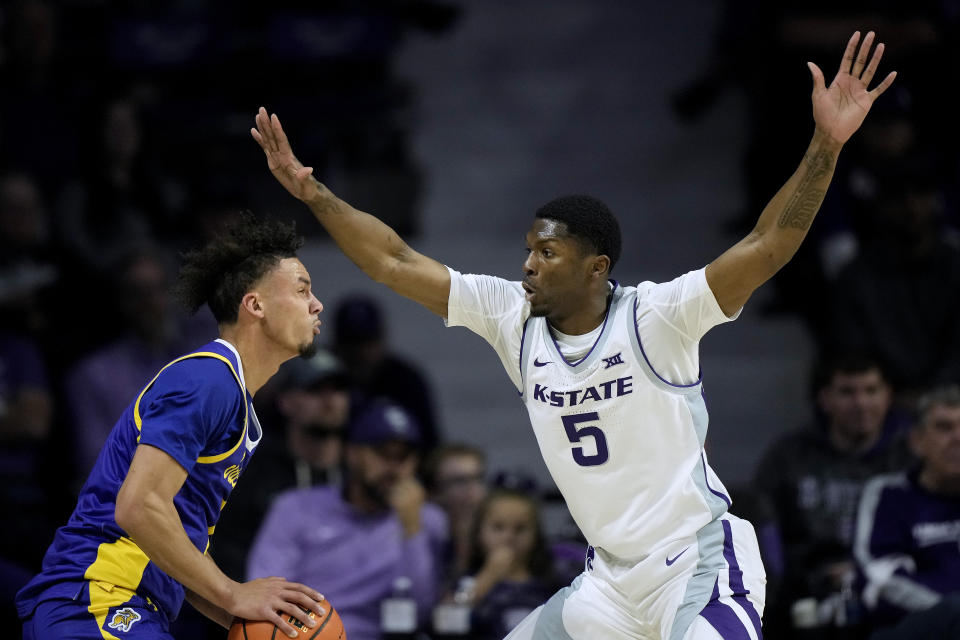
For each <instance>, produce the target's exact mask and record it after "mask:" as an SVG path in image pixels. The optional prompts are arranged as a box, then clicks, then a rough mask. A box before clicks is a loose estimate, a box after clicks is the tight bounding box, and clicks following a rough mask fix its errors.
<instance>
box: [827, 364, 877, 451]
mask: <svg viewBox="0 0 960 640" xmlns="http://www.w3.org/2000/svg"><path fill="white" fill-rule="evenodd" d="M890 401H891V395H890V387H889V386H888V385H887V383H886V382H884V380H883V376H881V375H880V372H879V371H877V370H876V369H873V370H870V371H865V372H862V373H842V372H838V373H835V374H834V376H833V379H832V380H831V382H830V385H829V386H827V387H826V388H825V389H822V390H821V391H820V406H821V407H822V408H823V410H824V412H826V414H827V418H828V420H829V422H830V428H831V429H838V430H839V431H841V432H842V434H843V436H844V437H845V438H848V439H851V440H855V441H856V440H870V439H871V438H873V437H875V436H877V435H879V433H880V431H881V429H883V420H884V418H885V417H886V415H887V409H889V408H890Z"/></svg>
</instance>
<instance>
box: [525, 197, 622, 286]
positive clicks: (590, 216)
mask: <svg viewBox="0 0 960 640" xmlns="http://www.w3.org/2000/svg"><path fill="white" fill-rule="evenodd" d="M536 217H537V218H545V219H548V220H556V221H557V222H562V223H564V224H565V225H566V226H567V232H568V233H569V234H570V235H572V236H574V237H575V238H577V239H578V240H580V242H581V243H582V244H583V245H584V246H585V247H588V248H589V250H591V251H594V252H596V254H597V255H598V256H601V255H605V256H607V257H608V258H610V271H613V265H615V264H616V263H617V260H619V259H620V244H621V241H620V223H618V222H617V218H616V216H614V215H613V212H611V211H610V208H609V207H607V205H605V204H604V203H603V202H601V201H600V200H597V199H596V198H594V197H592V196H585V195H569V196H562V197H559V198H554V199H553V200H551V201H550V202H548V203H547V204H545V205H543V206H542V207H540V208H539V209H537V213H536Z"/></svg>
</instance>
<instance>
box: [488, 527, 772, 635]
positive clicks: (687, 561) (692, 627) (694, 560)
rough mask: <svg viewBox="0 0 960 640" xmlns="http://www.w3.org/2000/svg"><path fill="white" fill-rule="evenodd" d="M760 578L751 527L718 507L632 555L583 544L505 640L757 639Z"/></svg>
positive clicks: (763, 589)
mask: <svg viewBox="0 0 960 640" xmlns="http://www.w3.org/2000/svg"><path fill="white" fill-rule="evenodd" d="M766 582H767V578H766V574H765V572H764V570H763V564H762V562H761V560H760V550H759V547H758V545H757V536H756V533H754V530H753V526H752V525H751V524H750V523H749V522H747V521H746V520H741V519H740V518H737V517H736V516H733V515H730V514H725V515H723V516H722V517H721V518H720V519H718V520H715V521H713V522H711V523H710V524H708V525H707V526H705V527H704V528H702V529H701V530H700V531H699V532H697V534H696V536H692V537H690V538H688V539H682V540H675V541H672V542H671V543H670V544H668V545H666V546H665V547H663V548H662V549H660V550H658V551H656V552H653V553H651V554H650V555H648V556H646V557H645V558H643V559H641V560H639V561H624V560H622V559H620V558H616V557H614V556H611V555H610V554H607V553H605V552H604V551H603V550H602V549H596V550H594V549H593V548H592V547H591V548H590V549H589V550H588V553H587V567H586V570H585V571H584V572H583V573H582V574H580V575H579V576H578V577H577V578H576V579H575V580H574V581H573V583H572V584H571V585H570V586H569V587H565V588H563V589H561V590H560V591H558V592H557V593H556V594H554V595H553V597H551V598H550V599H549V600H548V601H547V602H546V604H544V605H542V606H540V607H538V608H537V609H536V610H535V611H533V612H532V613H531V614H530V615H529V616H527V617H526V618H524V620H523V621H522V622H520V624H519V625H517V627H516V628H515V629H514V630H513V631H512V632H511V633H510V634H509V635H508V636H507V640H626V639H628V638H629V639H643V640H762V637H763V636H762V633H761V630H760V617H761V616H762V615H763V606H764V601H765V596H766Z"/></svg>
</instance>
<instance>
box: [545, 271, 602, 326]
mask: <svg viewBox="0 0 960 640" xmlns="http://www.w3.org/2000/svg"><path fill="white" fill-rule="evenodd" d="M604 285H606V283H604ZM610 295H611V294H610V290H609V289H607V288H604V290H603V291H597V292H595V293H593V294H591V295H590V296H589V297H587V298H586V299H585V301H578V304H576V305H575V306H574V310H573V311H571V312H570V313H567V314H565V313H563V312H559V313H555V314H551V315H550V316H547V320H548V321H549V322H550V326H551V327H552V328H553V329H554V330H556V331H559V332H560V333H565V334H566V335H568V336H582V335H583V334H585V333H590V332H591V331H593V330H594V329H596V328H597V327H599V326H600V325H601V324H603V321H604V319H606V317H607V308H608V306H609V304H610Z"/></svg>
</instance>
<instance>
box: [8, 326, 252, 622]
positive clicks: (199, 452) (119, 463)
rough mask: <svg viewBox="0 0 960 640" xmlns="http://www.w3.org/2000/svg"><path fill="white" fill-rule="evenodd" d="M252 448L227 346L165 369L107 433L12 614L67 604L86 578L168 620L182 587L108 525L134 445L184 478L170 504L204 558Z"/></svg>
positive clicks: (210, 347) (234, 360)
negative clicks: (159, 455) (49, 603)
mask: <svg viewBox="0 0 960 640" xmlns="http://www.w3.org/2000/svg"><path fill="white" fill-rule="evenodd" d="M259 440H260V426H259V424H258V423H257V420H256V416H255V414H254V413H253V406H252V404H251V397H250V394H249V393H248V392H247V391H246V388H245V385H244V382H243V370H242V368H241V365H240V358H239V355H238V354H237V353H236V351H235V350H234V349H233V348H232V347H231V346H230V345H229V344H228V343H227V342H225V341H222V340H216V341H214V342H211V343H209V344H207V345H205V346H203V347H201V348H200V349H199V350H197V351H195V352H193V353H189V354H187V355H185V356H182V357H180V358H177V359H176V360H174V361H173V362H171V363H169V364H168V365H166V366H165V367H164V368H163V369H161V370H160V372H159V373H157V375H156V376H155V377H154V378H153V380H151V381H150V382H149V383H148V384H147V385H146V387H145V388H144V389H143V391H141V392H140V394H139V395H138V396H137V398H136V399H134V401H133V402H132V403H131V404H130V406H129V407H127V409H126V411H124V413H123V415H122V416H121V417H120V420H119V421H118V422H117V424H116V425H115V426H114V428H113V430H112V431H111V432H110V436H109V437H108V438H107V441H106V443H105V444H104V446H103V449H102V451H101V452H100V456H99V457H98V458H97V462H96V464H95V465H94V467H93V470H92V471H91V472H90V476H89V477H88V478H87V481H86V483H85V484H84V486H83V488H82V489H81V491H80V496H79V499H78V501H77V507H76V509H75V510H74V512H73V514H72V515H71V516H70V520H69V522H68V523H67V525H66V526H64V527H61V528H60V529H59V530H58V531H57V533H56V536H55V537H54V540H53V543H52V544H51V545H50V548H49V549H48V550H47V554H46V556H45V557H44V560H43V569H42V571H41V573H40V574H39V575H38V576H36V577H35V578H34V579H33V580H32V581H31V582H30V583H29V584H28V585H27V586H26V587H24V588H23V590H21V592H20V593H19V594H17V609H18V613H19V614H20V616H21V617H22V618H25V617H26V616H28V615H30V613H31V612H32V611H33V610H34V608H35V607H36V605H37V602H39V601H40V600H46V599H51V598H64V597H65V598H74V597H75V596H76V595H77V593H78V592H79V590H80V589H81V588H82V587H83V585H84V584H86V582H85V581H88V580H89V581H93V582H97V583H99V584H100V586H103V587H105V589H106V591H107V592H109V591H111V590H112V589H113V588H115V587H119V588H120V589H121V590H130V591H134V592H136V593H137V594H139V595H141V596H143V597H145V598H148V599H149V601H150V602H152V603H153V604H154V605H155V606H157V607H158V608H159V609H160V610H161V611H162V612H163V613H164V614H165V615H166V616H167V618H168V619H170V620H172V619H174V618H176V616H177V613H178V611H179V610H180V606H181V604H182V603H183V597H184V590H183V586H182V585H180V584H179V583H178V582H176V581H175V580H173V578H171V577H170V576H168V575H166V574H165V573H164V572H163V571H161V570H160V569H159V568H158V567H157V566H156V565H154V564H153V563H152V562H150V560H149V558H147V556H146V554H144V552H143V551H142V550H141V549H140V548H139V547H138V546H137V545H136V543H134V542H133V541H132V540H131V539H130V538H129V537H127V534H126V532H125V531H124V530H123V529H121V528H120V527H119V526H118V525H117V523H116V520H115V519H114V511H115V509H116V498H117V493H118V492H119V490H120V485H121V484H123V480H124V478H125V477H126V474H127V470H128V469H129V467H130V462H131V460H132V459H133V454H134V451H135V450H136V448H137V446H138V445H140V444H148V445H151V446H154V447H157V448H159V449H162V450H163V451H165V452H166V453H168V454H169V455H170V456H172V457H173V458H174V459H175V460H176V461H177V462H178V463H179V464H180V465H181V466H183V468H184V469H185V470H186V471H187V479H186V481H185V482H184V485H183V487H182V488H181V490H180V492H179V493H178V494H177V495H176V497H175V498H174V504H175V505H176V508H177V512H178V513H179V515H180V519H181V521H182V522H183V527H184V529H185V530H186V532H187V535H188V536H189V537H190V540H191V541H192V542H193V544H194V545H196V547H197V549H199V550H200V551H202V552H206V550H207V547H208V546H209V541H210V536H211V534H213V530H214V526H215V525H216V523H217V519H218V518H219V517H220V511H221V509H222V508H223V506H224V505H225V504H226V501H227V498H228V497H229V495H230V492H231V490H232V489H233V487H234V486H235V485H236V483H237V479H238V478H239V476H240V474H241V473H242V472H243V470H244V469H245V468H246V466H247V464H248V463H249V461H250V456H251V455H252V454H253V451H254V449H255V448H256V445H257V443H258V442H259ZM91 593H93V591H91Z"/></svg>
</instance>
